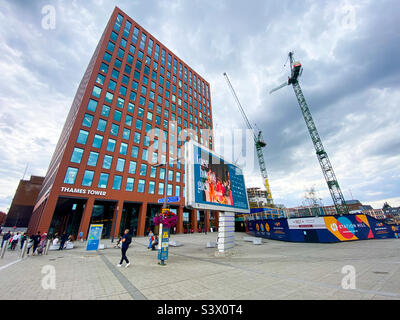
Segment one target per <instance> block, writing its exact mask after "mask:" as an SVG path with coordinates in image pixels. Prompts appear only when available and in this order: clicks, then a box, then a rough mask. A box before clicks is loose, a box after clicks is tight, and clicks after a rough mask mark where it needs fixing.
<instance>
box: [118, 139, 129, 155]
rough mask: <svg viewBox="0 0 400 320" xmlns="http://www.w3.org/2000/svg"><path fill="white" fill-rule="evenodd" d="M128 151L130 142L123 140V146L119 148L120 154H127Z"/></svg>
mask: <svg viewBox="0 0 400 320" xmlns="http://www.w3.org/2000/svg"><path fill="white" fill-rule="evenodd" d="M127 151H128V144H127V143H125V142H121V146H120V148H119V154H122V155H126V152H127Z"/></svg>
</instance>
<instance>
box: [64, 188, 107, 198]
mask: <svg viewBox="0 0 400 320" xmlns="http://www.w3.org/2000/svg"><path fill="white" fill-rule="evenodd" d="M61 192H67V193H80V194H90V195H95V196H105V195H106V194H107V192H106V191H100V190H92V189H81V188H67V187H61Z"/></svg>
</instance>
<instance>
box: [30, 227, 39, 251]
mask: <svg viewBox="0 0 400 320" xmlns="http://www.w3.org/2000/svg"><path fill="white" fill-rule="evenodd" d="M32 238H33V249H32V250H33V251H32V256H34V255H35V251H36V249H37V247H38V245H39V243H40V231H38V232H37V234H35V235H33V236H32Z"/></svg>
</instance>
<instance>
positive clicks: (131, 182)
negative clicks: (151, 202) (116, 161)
mask: <svg viewBox="0 0 400 320" xmlns="http://www.w3.org/2000/svg"><path fill="white" fill-rule="evenodd" d="M134 183H135V179H134V178H128V179H126V187H125V190H126V191H133V185H134Z"/></svg>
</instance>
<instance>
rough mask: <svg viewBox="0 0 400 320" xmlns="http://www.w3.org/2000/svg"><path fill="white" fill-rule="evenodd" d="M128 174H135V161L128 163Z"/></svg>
mask: <svg viewBox="0 0 400 320" xmlns="http://www.w3.org/2000/svg"><path fill="white" fill-rule="evenodd" d="M128 173H130V174H135V173H136V162H135V161H129V170H128Z"/></svg>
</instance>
